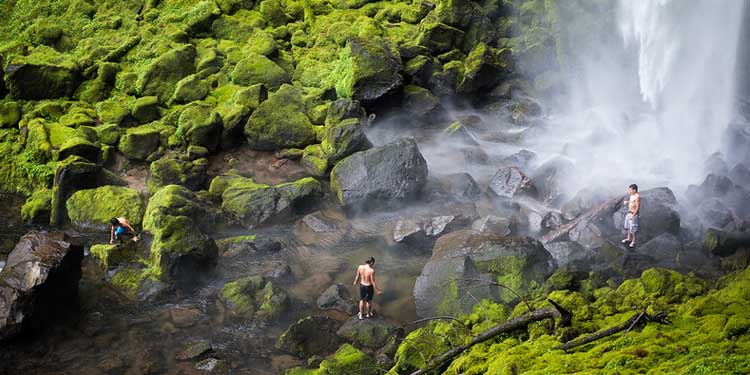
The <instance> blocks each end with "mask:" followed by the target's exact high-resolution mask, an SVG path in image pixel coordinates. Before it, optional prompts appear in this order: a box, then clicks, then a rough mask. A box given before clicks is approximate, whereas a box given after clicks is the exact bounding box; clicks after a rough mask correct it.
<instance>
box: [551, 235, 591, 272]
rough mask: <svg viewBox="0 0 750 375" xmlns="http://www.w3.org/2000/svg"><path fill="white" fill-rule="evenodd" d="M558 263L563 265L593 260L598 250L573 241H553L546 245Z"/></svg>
mask: <svg viewBox="0 0 750 375" xmlns="http://www.w3.org/2000/svg"><path fill="white" fill-rule="evenodd" d="M544 248H545V249H547V251H548V252H549V253H550V255H552V258H554V259H555V261H556V262H557V264H558V265H559V266H560V267H562V266H565V265H568V264H576V263H578V262H582V261H591V260H592V258H594V257H595V256H596V255H597V252H596V250H594V249H587V248H585V247H583V246H581V244H579V243H577V242H573V241H562V242H553V243H548V244H546V245H544Z"/></svg>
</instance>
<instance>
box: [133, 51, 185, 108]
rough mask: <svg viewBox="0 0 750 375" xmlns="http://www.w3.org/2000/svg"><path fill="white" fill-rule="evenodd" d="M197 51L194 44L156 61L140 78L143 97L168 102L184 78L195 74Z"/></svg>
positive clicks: (140, 90) (139, 87)
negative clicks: (151, 97) (178, 83)
mask: <svg viewBox="0 0 750 375" xmlns="http://www.w3.org/2000/svg"><path fill="white" fill-rule="evenodd" d="M195 57H196V50H195V47H194V46H193V45H192V44H186V45H183V46H180V47H177V48H175V49H173V50H171V51H169V52H167V53H165V54H163V55H162V56H159V57H158V58H157V59H154V61H153V62H151V63H150V64H149V65H148V66H147V67H146V68H145V69H144V70H143V72H142V73H141V74H140V75H139V76H138V83H137V89H138V93H139V94H140V95H141V96H157V97H158V98H159V102H160V103H164V102H166V101H167V100H168V99H169V98H170V97H171V96H172V93H174V89H175V86H176V85H177V82H179V81H180V80H181V79H182V78H184V77H187V76H188V75H190V74H193V73H195V65H194V61H193V60H194V59H195Z"/></svg>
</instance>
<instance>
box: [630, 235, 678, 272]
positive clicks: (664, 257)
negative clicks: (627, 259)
mask: <svg viewBox="0 0 750 375" xmlns="http://www.w3.org/2000/svg"><path fill="white" fill-rule="evenodd" d="M682 249H683V247H682V242H681V241H680V239H679V238H677V237H676V236H675V235H673V234H671V233H663V234H660V235H658V236H656V237H654V238H653V239H651V240H650V241H648V242H646V243H644V244H642V245H639V246H637V247H636V252H638V253H639V254H643V255H648V256H650V257H651V258H654V259H655V260H656V261H657V262H659V263H660V264H661V265H662V266H669V265H671V266H674V265H675V264H676V263H675V262H676V260H677V256H678V255H679V254H680V253H681V252H682Z"/></svg>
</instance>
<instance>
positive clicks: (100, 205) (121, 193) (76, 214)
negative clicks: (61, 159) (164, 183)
mask: <svg viewBox="0 0 750 375" xmlns="http://www.w3.org/2000/svg"><path fill="white" fill-rule="evenodd" d="M65 205H66V207H67V209H68V216H69V218H70V221H71V222H72V223H73V224H75V225H76V226H78V227H79V228H90V229H96V230H101V229H104V228H109V221H110V220H111V219H112V218H113V217H125V218H126V219H128V221H129V222H130V225H132V226H133V227H134V228H138V227H140V225H141V221H142V219H143V213H144V206H143V201H142V199H141V196H140V194H139V193H138V192H137V191H136V190H133V189H130V188H126V187H122V186H102V187H99V188H96V189H87V190H79V191H77V192H75V193H73V195H71V196H70V198H68V200H67V202H66V203H65Z"/></svg>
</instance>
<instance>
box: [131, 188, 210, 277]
mask: <svg viewBox="0 0 750 375" xmlns="http://www.w3.org/2000/svg"><path fill="white" fill-rule="evenodd" d="M220 218H221V215H220V213H219V212H218V211H217V210H216V209H214V208H213V207H211V206H210V205H209V204H208V203H207V202H203V201H201V199H200V198H198V197H197V196H196V195H195V194H194V193H193V192H191V191H190V190H188V189H187V188H185V187H183V186H179V185H168V186H165V187H163V188H161V189H160V190H159V191H157V192H156V193H155V194H154V195H153V196H152V197H151V199H150V200H149V202H148V205H147V206H146V214H145V215H144V219H143V229H144V231H148V232H150V233H151V234H152V235H153V242H152V244H151V254H150V256H149V259H148V261H147V264H148V266H149V268H150V271H149V272H150V276H151V277H155V278H157V279H160V280H166V281H187V280H189V279H191V278H194V277H195V276H196V274H198V275H200V272H202V271H205V270H207V269H209V268H211V267H213V266H214V265H215V264H216V260H217V258H218V248H217V246H216V242H214V240H213V239H212V238H210V237H209V236H208V235H206V234H205V233H208V232H210V231H212V230H213V229H214V228H215V227H216V225H218V223H219V220H220Z"/></svg>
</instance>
